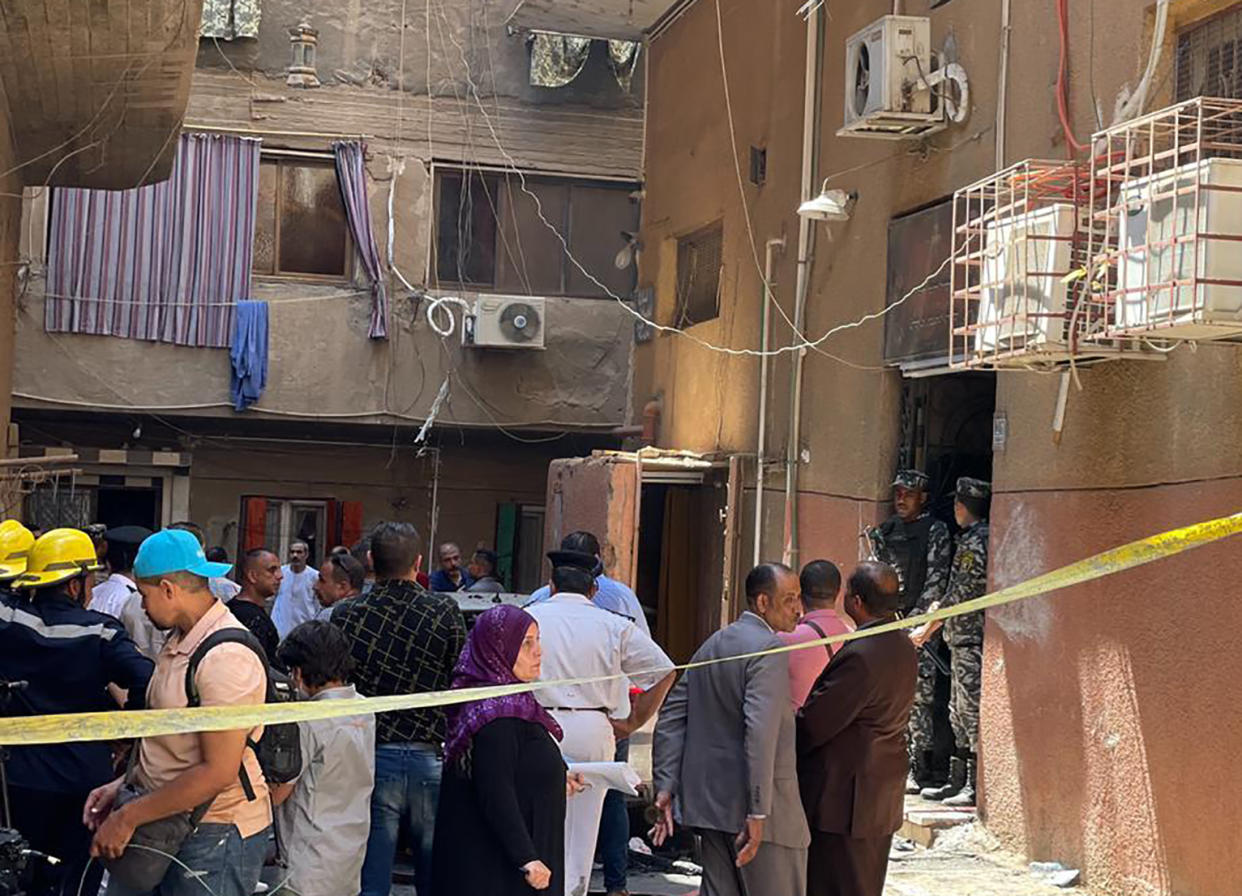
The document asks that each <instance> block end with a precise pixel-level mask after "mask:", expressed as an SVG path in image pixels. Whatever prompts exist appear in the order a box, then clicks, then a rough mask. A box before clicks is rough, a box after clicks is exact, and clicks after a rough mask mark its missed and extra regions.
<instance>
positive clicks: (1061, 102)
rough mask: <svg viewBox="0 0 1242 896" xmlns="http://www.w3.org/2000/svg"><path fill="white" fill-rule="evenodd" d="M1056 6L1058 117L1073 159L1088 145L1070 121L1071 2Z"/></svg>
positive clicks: (1058, 1)
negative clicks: (1075, 131) (1058, 57)
mask: <svg viewBox="0 0 1242 896" xmlns="http://www.w3.org/2000/svg"><path fill="white" fill-rule="evenodd" d="M1056 4H1057V26H1058V27H1057V30H1058V33H1059V35H1060V38H1061V58H1060V62H1059V63H1058V65H1057V116H1058V117H1059V118H1060V119H1061V130H1062V131H1063V132H1064V133H1065V145H1066V148H1067V149H1068V150H1069V156H1070V158H1073V157H1074V153H1076V152H1082V151H1083V150H1084V149H1086V148H1087V144H1085V143H1080V142H1079V141H1078V138H1077V137H1075V136H1074V128H1073V126H1072V125H1071V124H1070V120H1069V0H1056Z"/></svg>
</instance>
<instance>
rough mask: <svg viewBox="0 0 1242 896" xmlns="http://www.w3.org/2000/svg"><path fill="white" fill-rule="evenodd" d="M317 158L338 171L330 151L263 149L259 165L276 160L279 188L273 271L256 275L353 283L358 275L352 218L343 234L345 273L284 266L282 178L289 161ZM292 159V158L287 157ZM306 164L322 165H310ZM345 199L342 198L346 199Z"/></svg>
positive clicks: (281, 278) (273, 242)
mask: <svg viewBox="0 0 1242 896" xmlns="http://www.w3.org/2000/svg"><path fill="white" fill-rule="evenodd" d="M299 159H300V160H306V161H314V162H318V163H320V164H327V165H332V166H333V169H334V173H335V165H336V160H335V158H334V157H333V155H332V153H330V152H315V151H312V150H296V149H260V150H259V165H260V167H261V166H262V165H263V163H264V162H265V161H267V162H273V163H275V165H276V191H275V223H274V225H273V227H272V272H271V273H270V274H269V273H267V272H264V273H258V272H252V273H253V276H254V277H256V278H260V279H266V280H279V281H281V282H288V281H301V282H304V283H349V282H350V281H352V280H353V278H354V265H355V264H356V260H355V257H356V255H357V251H356V248H355V246H354V239H353V236H351V235H350V232H349V222H348V221H346V222H345V227H344V229H343V235H344V237H345V271H344V272H343V273H341V274H310V273H306V272H304V271H284V270H281V268H280V240H281V219H282V218H283V216H284V215H283V208H282V206H283V200H282V198H281V197H282V195H283V192H284V191H283V190H282V189H281V179H282V177H283V172H284V170H285V167H286V164H296V160H299ZM286 160H290V161H288V162H287V161H286ZM305 167H318V166H310V165H306V166H305ZM343 201H344V200H342V202H343Z"/></svg>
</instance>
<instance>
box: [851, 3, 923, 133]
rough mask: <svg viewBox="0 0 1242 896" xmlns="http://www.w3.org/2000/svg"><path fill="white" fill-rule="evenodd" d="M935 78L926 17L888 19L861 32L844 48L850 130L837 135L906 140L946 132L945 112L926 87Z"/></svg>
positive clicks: (888, 17)
mask: <svg viewBox="0 0 1242 896" xmlns="http://www.w3.org/2000/svg"><path fill="white" fill-rule="evenodd" d="M931 75H932V53H931V20H930V19H928V18H927V17H925V16H884V18H882V19H880V20H879V21H878V22H876V23H874V24H873V25H871V26H869V27H867V28H864V29H863V30H861V31H859V32H858V33H857V34H855V35H854V36H853V37H851V38H850V39H849V40H848V41H846V42H845V126H844V127H843V128H842V129H841V130H840V131H838V132H837V134H838V135H839V136H857V137H880V138H885V139H892V140H901V139H907V138H912V137H924V136H927V135H928V134H932V133H935V132H936V131H939V130H942V129H943V128H944V127H945V120H944V112H943V110H942V109H939V108H935V109H933V103H932V95H931V90H929V89H927V86H926V80H925V79H927V78H929V77H930V76H931ZM920 82H922V84H921V85H920ZM935 105H939V104H935Z"/></svg>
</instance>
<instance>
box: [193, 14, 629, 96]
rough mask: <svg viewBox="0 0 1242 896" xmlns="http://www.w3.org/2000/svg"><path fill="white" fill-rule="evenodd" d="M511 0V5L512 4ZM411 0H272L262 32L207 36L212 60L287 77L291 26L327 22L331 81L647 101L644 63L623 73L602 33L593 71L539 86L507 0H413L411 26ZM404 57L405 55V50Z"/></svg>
mask: <svg viewBox="0 0 1242 896" xmlns="http://www.w3.org/2000/svg"><path fill="white" fill-rule="evenodd" d="M510 6H511V5H510ZM402 7H403V4H402V2H401V0H368V2H366V3H365V4H364V3H363V2H362V0H352V2H346V3H338V2H333V0H274V2H273V0H268V2H265V3H264V4H263V18H262V20H261V23H260V26H259V36H258V38H257V39H256V40H237V41H218V42H217V41H211V40H204V41H203V42H202V45H201V47H200V49H199V57H198V61H199V66H200V67H203V68H215V69H231V68H233V67H236V68H238V69H242V70H254V71H258V72H262V73H264V74H267V75H270V76H277V75H278V76H280V77H281V78H283V76H284V73H285V70H286V69H287V68H288V66H289V63H290V60H291V58H292V55H291V51H290V46H289V29H290V28H292V27H294V26H296V25H298V24H299V23H300V22H307V23H308V24H309V25H310V26H311V27H312V28H315V29H317V30H318V31H319V40H318V53H317V57H318V58H317V65H316V69H317V71H318V74H319V79H320V81H321V82H322V83H324V84H326V85H331V84H354V85H361V86H374V87H378V88H382V89H386V90H397V89H398V88H399V85H401V84H404V86H405V90H406V91H408V92H410V93H414V94H432V95H439V96H452V95H465V96H469V95H470V93H471V92H472V91H473V90H478V91H479V93H480V95H481V96H484V97H490V96H494V95H495V96H507V97H514V98H517V99H521V100H524V101H526V102H531V103H540V104H549V105H557V104H575V103H581V104H586V105H593V106H600V107H604V108H620V107H626V106H628V107H631V108H637V107H640V106H641V105H642V95H643V87H642V84H643V82H642V66H641V65H640V66H639V68H638V70H637V72H636V73H635V78H634V81H633V83H632V85H631V89H630V90H629V91H626V90H624V89H622V88H621V86H620V85H619V84H618V83H617V80H616V78H615V77H614V76H613V74H612V70H611V68H610V66H609V63H608V59H607V52H606V48H605V46H604V45H603V44H601V43H600V42H598V41H597V42H596V43H595V44H594V45H593V46H592V48H591V56H590V58H589V59H588V61H587V64H586V66H585V67H584V69H583V71H582V72H581V73H580V74H579V75H578V77H577V78H576V79H575V80H574V81H573V82H571V83H570V84H569V85H567V86H566V87H560V88H543V87H532V86H531V85H530V78H529V58H530V54H529V51H528V49H527V44H526V37H525V35H522V34H510V33H509V30H508V26H507V24H506V21H505V20H506V17H507V15H508V13H509V11H510V9H508V8H505V7H506V4H503V3H494V2H488V0H450V2H446V3H434V4H431V6H430V7H426V6H425V5H421V4H409V5H408V6H407V8H406V10H405V20H404V26H405V27H404V36H403V33H402V32H403V29H402V24H403V23H402ZM403 59H404V65H403V64H402V60H403Z"/></svg>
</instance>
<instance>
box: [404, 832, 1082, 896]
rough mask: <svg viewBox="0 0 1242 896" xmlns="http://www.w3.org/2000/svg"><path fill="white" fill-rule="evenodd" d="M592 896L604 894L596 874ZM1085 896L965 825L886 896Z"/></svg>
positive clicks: (642, 894)
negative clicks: (1039, 876)
mask: <svg viewBox="0 0 1242 896" xmlns="http://www.w3.org/2000/svg"><path fill="white" fill-rule="evenodd" d="M629 883H630V892H631V894H633V896H693V894H696V893H697V892H698V880H697V879H696V878H693V877H687V876H681V875H662V874H642V875H631V876H630V882H629ZM593 884H594V886H593V887H592V890H591V892H592V893H593V894H601V893H603V888H602V887H601V886H600V876H599V873H598V872H597V873H596V875H595V880H594V881H593ZM392 892H393V896H415V893H414V888H413V887H411V886H394V887H393V889H392ZM1067 893H1069V894H1078V896H1083V894H1085V893H1086V891H1085V890H1083V889H1080V888H1070V889H1064V888H1058V887H1053V886H1049V885H1047V884H1044V883H1041V882H1040V881H1038V880H1036V879H1035V877H1034V876H1033V875H1032V874H1031V871H1030V869H1029V868H1028V867H1027V865H1026V864H1025V863H1024V862H1023V861H1022V859H1021V858H1020V857H1019V856H1016V855H1013V854H1011V853H1007V852H1005V851H1004V850H1002V849H1001V848H1000V845H999V844H998V843H997V842H996V840H995V838H993V837H992V836H991V835H990V834H988V833H987V831H985V830H983V829H982V828H978V827H976V826H974V825H964V826H962V827H959V828H954V829H953V830H950V831H946V832H944V833H943V834H941V835H940V837H939V838H938V840H937V842H936V844H935V846H933V847H932V848H931V849H923V848H922V847H917V848H915V849H913V850H912V851H909V852H903V851H901V850H894V851H893V857H892V860H891V863H890V864H889V871H888V885H887V886H886V887H885V889H884V896H1062V894H1067Z"/></svg>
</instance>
